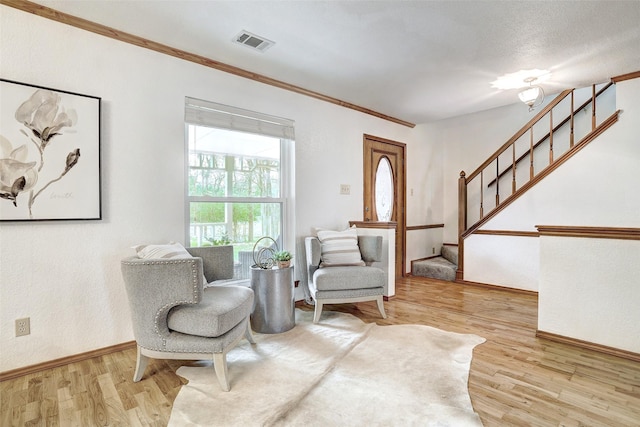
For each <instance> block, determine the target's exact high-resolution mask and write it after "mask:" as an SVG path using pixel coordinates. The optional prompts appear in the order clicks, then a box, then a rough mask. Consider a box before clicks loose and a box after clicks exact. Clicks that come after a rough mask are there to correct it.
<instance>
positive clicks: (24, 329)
mask: <svg viewBox="0 0 640 427" xmlns="http://www.w3.org/2000/svg"><path fill="white" fill-rule="evenodd" d="M30 333H31V321H30V320H29V318H28V317H25V318H23V319H17V320H16V337H21V336H23V335H29V334H30Z"/></svg>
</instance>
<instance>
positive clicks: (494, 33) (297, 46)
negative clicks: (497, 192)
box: [36, 0, 640, 123]
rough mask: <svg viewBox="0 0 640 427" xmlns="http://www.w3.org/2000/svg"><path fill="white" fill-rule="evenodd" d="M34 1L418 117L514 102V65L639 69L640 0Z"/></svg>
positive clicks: (600, 77)
mask: <svg viewBox="0 0 640 427" xmlns="http://www.w3.org/2000/svg"><path fill="white" fill-rule="evenodd" d="M36 3H39V4H42V5H45V6H48V7H51V8H53V9H57V10H59V11H62V12H65V13H68V14H71V15H75V16H78V17H82V18H85V19H88V20H90V21H94V22H97V23H100V24H103V25H107V26H109V27H113V28H115V29H118V30H121V31H125V32H128V33H131V34H134V35H137V36H141V37H144V38H147V39H151V40H153V41H156V42H160V43H163V44H166V45H169V46H172V47H175V48H179V49H182V50H185V51H188V52H191V53H195V54H198V55H202V56H205V57H208V58H210V59H213V60H216V61H220V62H224V63H227V64H230V65H233V66H236V67H239V68H242V69H245V70H247V71H252V72H256V73H259V74H262V75H265V76H268V77H271V78H274V79H277V80H280V81H284V82H286V83H290V84H293V85H296V86H301V87H303V88H305V89H309V90H313V91H316V92H319V93H321V94H324V95H328V96H331V97H334V98H338V99H341V100H344V101H347V102H350V103H353V104H356V105H358V106H360V107H364V108H368V109H371V110H375V111H377V112H380V113H383V114H386V115H389V116H392V117H397V118H399V119H402V120H406V121H409V122H413V123H426V122H431V121H434V120H439V119H443V118H447V117H453V116H458V115H462V114H467V113H471V112H475V111H480V110H485V109H489V108H493V107H498V106H502V105H506V104H511V103H514V102H516V100H517V92H518V90H515V89H511V90H498V89H494V88H492V87H491V83H492V82H493V81H494V80H496V78H498V77H499V76H501V75H503V74H507V73H514V72H516V71H519V70H521V69H533V68H539V69H547V70H550V71H551V73H552V75H551V78H550V79H549V80H548V81H546V82H544V84H543V87H544V89H545V91H546V92H547V93H556V92H560V91H561V90H563V89H566V88H572V87H584V86H588V85H591V84H593V83H602V82H605V81H608V80H609V79H610V78H611V77H613V76H617V75H621V74H626V73H629V72H634V71H639V70H640V1H593V2H592V1H568V2H565V1H490V0H487V1H382V0H380V1H303V0H299V1H222V0H216V1H167V0H164V1H159V0H146V1H128V0H118V1H115V0H111V1H105V0H84V1H83V0H74V1H64V0H62V1H60V0H53V1H43V0H39V1H36ZM241 30H246V31H249V32H252V33H255V34H257V35H259V36H262V37H265V38H267V39H270V40H273V41H275V42H276V44H275V45H274V46H273V47H271V48H270V49H268V50H267V51H266V52H264V53H261V52H256V51H252V50H250V49H248V48H246V47H244V46H241V45H238V44H235V43H233V42H232V40H233V38H234V36H235V35H237V34H238V33H239V32H240V31H241ZM523 108H526V107H524V106H523Z"/></svg>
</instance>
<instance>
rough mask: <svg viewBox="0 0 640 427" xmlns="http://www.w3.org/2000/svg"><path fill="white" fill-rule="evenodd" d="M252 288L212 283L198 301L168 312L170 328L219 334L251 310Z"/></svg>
mask: <svg viewBox="0 0 640 427" xmlns="http://www.w3.org/2000/svg"><path fill="white" fill-rule="evenodd" d="M252 308H253V291H252V290H251V289H249V288H247V287H244V286H211V287H208V288H206V289H205V290H204V292H203V295H202V301H201V302H200V303H198V304H183V305H179V306H177V307H174V308H172V309H171V311H170V312H169V314H168V315H167V325H168V326H169V329H171V330H173V331H177V332H181V333H183V334H188V335H196V336H200V337H209V338H211V337H218V336H220V335H222V334H224V333H225V332H228V331H230V330H231V329H232V328H233V327H234V326H236V325H237V324H238V323H240V322H241V321H242V320H243V319H246V318H247V316H249V314H250V313H251V309H252Z"/></svg>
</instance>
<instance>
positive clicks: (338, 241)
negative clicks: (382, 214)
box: [318, 227, 365, 267]
mask: <svg viewBox="0 0 640 427" xmlns="http://www.w3.org/2000/svg"><path fill="white" fill-rule="evenodd" d="M318 240H320V248H321V253H320V259H321V261H320V267H337V266H345V265H365V263H364V261H362V255H361V254H360V248H359V247H358V233H357V231H356V228H355V227H351V228H348V229H346V230H344V231H331V230H318Z"/></svg>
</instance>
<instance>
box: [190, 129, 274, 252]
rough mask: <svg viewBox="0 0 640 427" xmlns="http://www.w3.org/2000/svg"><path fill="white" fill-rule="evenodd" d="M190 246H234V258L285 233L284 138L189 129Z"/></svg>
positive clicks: (216, 130) (222, 130) (221, 130)
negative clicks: (283, 187)
mask: <svg viewBox="0 0 640 427" xmlns="http://www.w3.org/2000/svg"><path fill="white" fill-rule="evenodd" d="M187 133H188V145H189V153H188V156H189V173H188V200H189V221H190V227H189V238H190V245H191V246H203V245H207V244H229V243H231V244H233V245H234V246H235V247H236V255H237V253H238V251H241V250H251V248H252V246H253V244H254V242H255V241H257V240H258V239H260V238H261V237H264V236H269V237H272V238H274V239H277V238H278V237H279V236H280V234H281V229H282V202H283V200H282V197H281V194H282V188H281V187H282V182H281V142H282V141H281V140H280V139H278V138H274V137H269V136H261V135H256V134H251V133H243V132H235V131H231V130H225V129H216V128H210V127H205V126H197V125H191V124H189V125H187Z"/></svg>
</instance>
